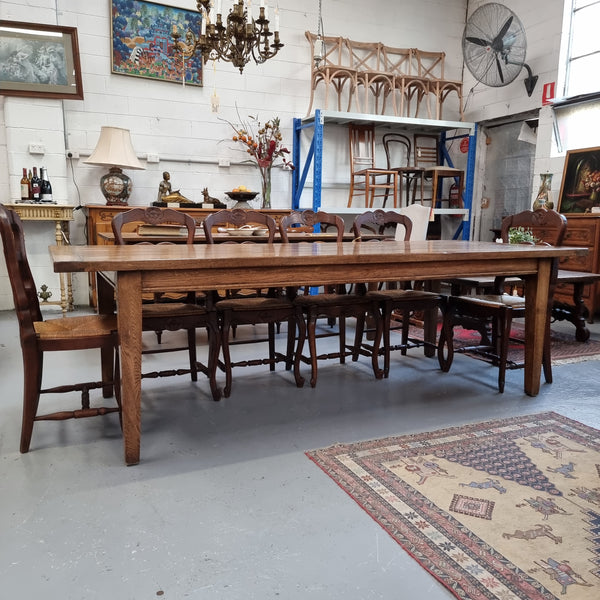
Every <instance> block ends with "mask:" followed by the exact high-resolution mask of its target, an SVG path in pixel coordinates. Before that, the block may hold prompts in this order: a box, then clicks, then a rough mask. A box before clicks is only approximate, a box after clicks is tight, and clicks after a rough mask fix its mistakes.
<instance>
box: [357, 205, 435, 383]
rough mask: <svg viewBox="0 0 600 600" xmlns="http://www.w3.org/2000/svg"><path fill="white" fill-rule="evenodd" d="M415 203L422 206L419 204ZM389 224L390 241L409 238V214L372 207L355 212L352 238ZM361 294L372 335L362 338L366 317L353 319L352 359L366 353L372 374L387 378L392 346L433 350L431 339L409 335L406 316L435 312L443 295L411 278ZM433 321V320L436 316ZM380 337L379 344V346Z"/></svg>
mask: <svg viewBox="0 0 600 600" xmlns="http://www.w3.org/2000/svg"><path fill="white" fill-rule="evenodd" d="M415 206H419V207H420V208H423V207H421V205H415ZM392 226H395V228H396V235H395V237H394V238H392V239H393V240H394V241H396V240H403V241H408V240H411V239H413V238H412V222H411V220H410V218H409V217H407V216H406V215H402V214H399V213H397V212H394V211H388V212H385V211H382V210H376V211H373V212H370V211H369V212H365V213H363V214H361V215H358V216H357V217H356V218H355V219H354V223H353V224H352V232H353V234H354V239H355V240H356V241H357V242H360V241H361V240H362V236H363V232H364V231H365V230H366V231H372V230H376V231H378V232H379V233H384V232H385V230H386V229H387V228H389V227H392ZM368 243H376V242H368ZM365 296H366V298H368V299H369V300H370V301H371V302H372V304H373V306H374V310H373V313H372V316H373V317H374V318H375V337H374V340H373V343H372V344H369V343H368V342H365V341H364V337H365V322H366V319H365V317H364V316H363V317H362V318H359V319H358V320H357V323H356V332H355V339H354V348H353V354H352V360H358V356H359V354H363V355H365V356H370V357H371V363H372V366H373V372H374V374H375V377H377V378H378V379H380V378H381V377H386V378H387V377H388V375H389V371H390V353H391V351H392V350H400V351H401V354H403V355H405V354H406V352H407V350H408V349H410V348H415V347H420V346H423V347H424V348H425V350H426V352H429V351H435V349H436V344H435V340H429V339H420V338H414V337H410V336H409V328H410V320H411V316H412V315H414V313H416V312H422V311H427V312H429V314H432V313H435V315H437V313H438V310H440V309H441V310H444V308H445V299H444V296H442V295H441V294H438V293H435V292H429V291H425V290H417V289H411V282H406V283H404V284H403V287H402V288H400V287H398V286H397V285H396V284H395V283H392V284H388V285H387V286H385V287H384V286H382V285H380V286H378V288H377V289H370V290H369V291H367V293H366V294H365ZM398 317H399V318H401V325H400V327H396V326H393V325H392V321H393V320H395V319H397V318H398ZM435 321H436V322H437V319H435ZM398 328H399V329H401V331H402V338H401V343H400V344H398V345H394V346H392V345H391V342H390V332H391V331H393V330H394V329H398ZM425 338H427V336H425ZM382 339H383V348H381V347H380V346H381V341H382ZM380 354H383V360H384V364H383V370H381V369H380V368H379V361H378V357H379V355H380Z"/></svg>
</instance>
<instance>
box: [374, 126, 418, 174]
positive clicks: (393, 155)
mask: <svg viewBox="0 0 600 600" xmlns="http://www.w3.org/2000/svg"><path fill="white" fill-rule="evenodd" d="M381 141H382V142H383V149H384V150H385V157H386V159H387V168H388V169H396V168H398V167H409V166H411V162H410V161H411V147H412V144H411V141H410V138H408V137H407V136H405V135H403V134H402V133H386V134H384V136H383V138H382V139H381Z"/></svg>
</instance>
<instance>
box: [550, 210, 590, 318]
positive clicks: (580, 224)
mask: <svg viewBox="0 0 600 600" xmlns="http://www.w3.org/2000/svg"><path fill="white" fill-rule="evenodd" d="M565 216H566V217H567V234H566V236H565V239H564V241H563V245H564V246H580V247H581V246H583V247H586V248H589V252H588V254H587V255H586V256H574V257H570V258H565V259H562V260H561V262H560V268H561V269H569V270H572V271H585V272H587V273H600V215H597V214H591V215H589V214H581V215H579V214H577V215H570V214H568V215H565ZM554 297H555V299H556V300H559V301H563V302H570V301H571V298H572V287H571V286H562V288H561V286H560V285H559V286H557V289H556V291H555V293H554ZM583 301H584V304H585V306H586V308H587V309H588V310H589V313H590V318H592V317H593V316H594V314H595V313H596V311H597V310H598V309H599V308H600V283H598V282H596V283H593V284H591V285H589V286H586V287H585V290H584V292H583Z"/></svg>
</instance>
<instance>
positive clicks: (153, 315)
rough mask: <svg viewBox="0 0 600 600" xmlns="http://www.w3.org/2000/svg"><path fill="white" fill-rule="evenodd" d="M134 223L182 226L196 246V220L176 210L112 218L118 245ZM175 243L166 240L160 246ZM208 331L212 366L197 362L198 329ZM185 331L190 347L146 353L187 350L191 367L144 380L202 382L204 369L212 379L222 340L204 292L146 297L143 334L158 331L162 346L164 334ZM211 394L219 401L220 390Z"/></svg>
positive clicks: (149, 210)
mask: <svg viewBox="0 0 600 600" xmlns="http://www.w3.org/2000/svg"><path fill="white" fill-rule="evenodd" d="M130 224H145V225H166V224H169V225H173V224H177V225H181V226H182V227H184V228H185V229H186V230H187V234H186V237H185V241H186V243H187V244H193V243H194V236H195V233H196V223H195V221H194V219H193V218H192V217H191V216H190V215H188V214H186V213H184V212H182V211H177V210H173V209H172V208H157V207H154V206H153V207H150V208H132V209H131V210H128V211H125V212H122V213H118V214H117V215H115V216H114V217H113V219H112V222H111V225H112V230H113V234H114V236H115V243H116V244H117V245H122V244H124V243H125V238H124V236H123V233H124V229H126V228H127V226H128V225H130ZM138 243H140V244H151V243H152V242H138ZM172 243H173V242H168V241H163V242H158V244H157V245H163V244H168V245H171V244H172ZM197 328H203V329H206V331H207V335H208V363H207V364H206V365H204V364H203V363H201V362H199V361H198V360H197V351H196V329H197ZM165 330H166V331H179V330H185V331H186V333H187V343H186V346H176V347H162V346H161V347H159V348H150V349H147V350H144V351H143V353H144V354H160V353H163V352H180V351H183V350H186V351H187V352H188V357H189V368H187V369H177V370H161V371H154V372H152V373H144V374H143V375H142V377H146V378H149V377H152V378H154V377H167V376H171V375H185V374H188V373H189V374H190V377H191V379H192V381H197V380H198V371H199V370H200V371H201V372H203V373H204V374H205V375H206V376H209V373H210V368H211V367H210V365H211V364H212V363H213V362H215V361H216V360H217V358H218V353H219V345H218V344H219V339H218V325H217V317H216V313H215V311H214V308H213V307H212V306H211V300H210V297H209V295H207V294H205V293H203V292H199V293H197V292H193V291H181V292H178V293H172V292H170V293H168V294H167V293H157V294H153V295H152V297H149V298H144V299H143V303H142V331H154V332H156V333H157V337H158V341H159V344H160V342H161V336H160V333H161V332H162V331H165ZM211 393H212V396H213V398H214V399H215V400H217V399H218V396H219V395H218V390H217V389H216V388H214V387H211Z"/></svg>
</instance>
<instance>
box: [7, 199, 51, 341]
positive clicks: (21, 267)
mask: <svg viewBox="0 0 600 600" xmlns="http://www.w3.org/2000/svg"><path fill="white" fill-rule="evenodd" d="M0 234H1V235H2V245H3V247H4V257H5V259H6V269H7V271H8V278H9V280H10V287H11V289H12V293H13V301H14V305H15V311H16V313H17V319H18V321H19V331H20V336H21V345H24V344H25V343H27V342H32V341H35V339H36V333H35V329H34V325H33V324H34V322H37V321H43V317H42V311H41V310H40V303H39V299H38V295H37V291H36V288H35V281H34V280H33V276H32V274H31V269H30V268H29V262H28V260H27V253H26V250H25V237H24V235H23V224H22V223H21V219H20V217H19V215H17V213H15V212H14V211H12V210H9V209H7V208H6V207H5V206H3V205H1V204H0Z"/></svg>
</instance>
